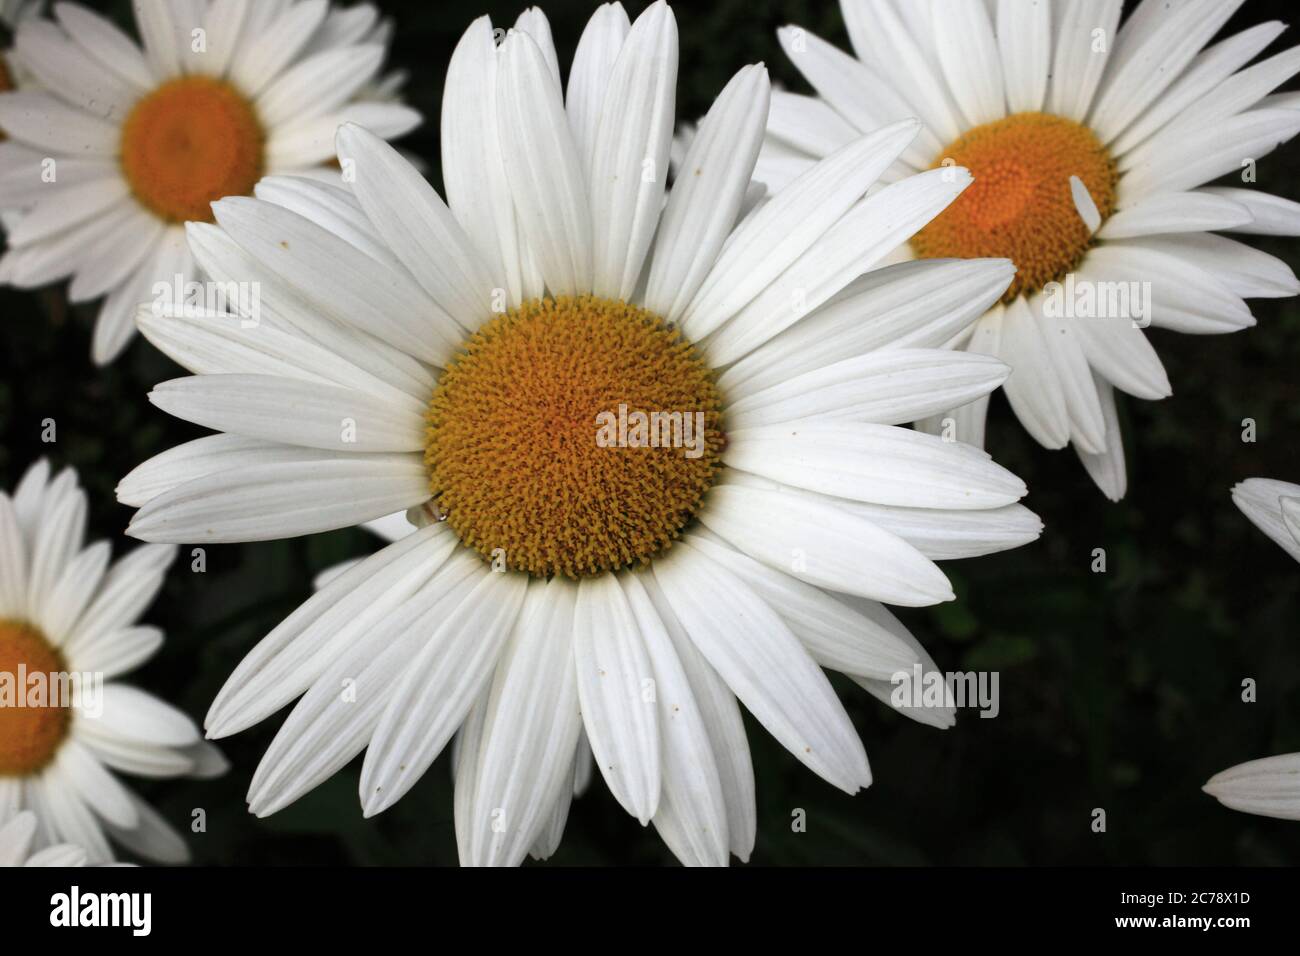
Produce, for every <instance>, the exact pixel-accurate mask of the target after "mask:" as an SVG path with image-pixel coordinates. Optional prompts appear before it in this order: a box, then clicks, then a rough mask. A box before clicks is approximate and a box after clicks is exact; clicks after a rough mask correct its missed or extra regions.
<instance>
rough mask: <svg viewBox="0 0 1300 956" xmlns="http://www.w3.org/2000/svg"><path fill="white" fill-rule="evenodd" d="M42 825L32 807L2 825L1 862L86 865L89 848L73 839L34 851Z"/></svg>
mask: <svg viewBox="0 0 1300 956" xmlns="http://www.w3.org/2000/svg"><path fill="white" fill-rule="evenodd" d="M38 826H39V822H38V821H37V819H36V814H34V813H32V811H30V810H24V811H23V812H22V813H19V814H18V815H16V816H15V817H14V818H13V819H12V820H10V821H9V822H8V823H5V824H3V825H0V866H85V865H86V851H85V850H83V849H82V848H81V847H79V846H73V845H72V844H71V843H59V844H57V845H55V846H50V847H46V848H45V849H44V850H38V851H36V852H35V853H33V852H32V845H33V844H34V843H35V841H36V831H37V828H38Z"/></svg>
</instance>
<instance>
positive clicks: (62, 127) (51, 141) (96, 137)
mask: <svg viewBox="0 0 1300 956" xmlns="http://www.w3.org/2000/svg"><path fill="white" fill-rule="evenodd" d="M0 127H2V128H3V129H4V131H5V134H6V135H7V136H9V137H10V138H11V139H15V140H18V141H19V142H20V143H26V144H28V145H30V146H33V147H35V148H37V149H45V150H51V151H53V152H55V153H70V154H72V155H73V156H104V157H112V156H116V155H117V149H118V138H119V130H118V128H117V127H116V126H114V125H113V124H112V123H109V122H107V121H105V120H102V119H100V118H98V117H96V116H92V115H91V114H89V113H86V112H83V111H82V110H79V109H77V108H76V107H73V106H68V105H66V104H64V103H61V102H59V101H58V100H56V99H55V98H54V97H53V96H50V95H49V94H48V93H37V92H30V91H29V92H16V93H5V94H3V95H0Z"/></svg>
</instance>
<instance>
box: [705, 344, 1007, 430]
mask: <svg viewBox="0 0 1300 956" xmlns="http://www.w3.org/2000/svg"><path fill="white" fill-rule="evenodd" d="M1009 373H1010V369H1008V368H1007V366H1005V365H1004V364H1002V362H1000V361H998V360H997V359H994V358H990V357H988V356H982V355H974V354H970V353H966V352H949V351H941V350H939V349H891V350H888V351H881V352H868V353H867V354H865V355H861V356H859V357H857V358H854V359H846V360H845V361H843V362H836V363H835V364H834V365H828V366H826V367H825V368H820V369H816V370H814V371H811V372H805V373H804V374H802V375H798V376H795V377H794V378H791V379H789V380H788V381H785V382H782V383H781V384H779V385H773V386H770V387H768V388H766V389H763V390H762V391H759V392H754V393H752V394H749V395H747V396H746V397H744V398H742V399H740V400H739V401H737V402H736V403H735V404H733V405H731V406H729V407H728V408H727V427H728V430H729V431H733V430H743V429H746V428H752V427H755V426H759V425H769V424H775V423H778V422H793V421H798V420H800V419H808V418H816V419H822V420H824V419H836V420H839V419H843V420H846V421H856V422H876V423H879V424H883V425H902V424H905V423H907V422H912V421H916V420H917V419H920V418H924V417H926V416H927V415H932V414H934V413H936V412H941V411H943V410H945V409H948V408H955V407H957V406H960V405H965V404H966V403H967V402H971V401H974V400H975V399H976V398H979V397H980V396H981V395H987V394H988V393H990V392H992V391H994V390H995V389H996V388H997V387H998V386H999V385H1001V384H1002V383H1003V382H1004V381H1006V378H1007V375H1008V374H1009Z"/></svg>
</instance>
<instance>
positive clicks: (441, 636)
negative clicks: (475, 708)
mask: <svg viewBox="0 0 1300 956" xmlns="http://www.w3.org/2000/svg"><path fill="white" fill-rule="evenodd" d="M526 583H527V576H526V575H522V574H511V573H504V574H496V573H491V572H489V573H487V574H484V575H483V578H482V581H481V582H480V584H479V585H478V586H477V587H476V588H475V589H474V591H473V593H472V594H470V595H469V597H467V598H466V599H465V601H464V603H462V604H461V605H460V607H458V608H457V609H456V610H455V611H453V612H452V613H451V614H450V615H448V616H447V617H446V618H444V619H443V622H442V624H441V626H440V627H439V628H438V629H437V630H436V631H435V632H434V633H433V636H432V637H430V638H429V640H428V642H427V643H425V645H424V647H423V648H422V649H421V650H420V652H419V654H418V655H417V656H416V657H415V658H414V659H413V660H412V661H410V663H409V665H408V666H407V669H406V673H405V675H404V676H403V678H402V679H401V681H399V682H398V683H397V685H396V686H395V687H393V688H392V689H391V691H390V700H389V702H388V705H387V707H386V708H385V710H384V714H383V716H382V717H381V718H380V720H379V725H378V726H377V727H376V728H375V734H374V737H373V738H372V739H371V741H370V747H369V749H368V750H367V751H366V759H365V763H364V764H363V765H362V768H361V803H362V807H363V808H364V811H365V814H366V816H368V817H369V816H374V815H375V814H376V813H379V812H381V811H382V810H385V809H387V808H388V807H390V806H392V805H393V804H394V803H396V802H397V801H398V800H399V799H401V797H402V795H403V794H404V793H406V791H407V790H409V789H410V788H411V787H412V786H413V785H414V784H415V782H416V781H417V780H419V779H420V777H421V776H423V774H424V771H425V770H426V769H428V766H429V764H431V763H432V762H433V760H434V758H435V757H437V756H438V754H439V753H440V752H441V751H442V748H443V747H444V746H446V744H447V741H449V740H450V739H451V735H452V734H453V733H454V732H455V730H456V728H457V727H459V726H460V724H461V722H462V721H464V719H465V716H466V714H468V713H469V709H470V705H471V704H472V703H473V702H474V701H475V700H476V699H477V697H478V695H479V693H480V692H481V691H482V690H483V689H484V688H485V687H486V686H487V683H488V681H489V680H490V679H491V677H492V671H493V669H494V668H495V666H496V663H497V660H498V659H499V657H500V653H501V648H502V646H503V645H504V644H505V641H506V638H507V637H509V635H510V631H511V628H512V627H513V626H514V623H515V619H516V618H517V617H518V615H519V610H520V607H521V605H522V604H523V600H524V590H525V587H526Z"/></svg>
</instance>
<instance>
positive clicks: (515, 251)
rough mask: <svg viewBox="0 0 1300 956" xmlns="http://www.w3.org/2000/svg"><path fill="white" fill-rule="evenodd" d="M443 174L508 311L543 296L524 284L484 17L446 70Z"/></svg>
mask: <svg viewBox="0 0 1300 956" xmlns="http://www.w3.org/2000/svg"><path fill="white" fill-rule="evenodd" d="M625 19H626V18H625ZM442 170H443V174H442V175H443V181H444V182H445V183H446V188H447V204H448V205H449V206H450V207H451V211H452V213H453V214H454V215H455V216H456V219H457V220H458V221H459V222H460V224H461V227H462V228H463V229H464V230H465V232H466V233H468V234H469V236H470V237H471V238H472V239H473V240H474V243H475V245H476V246H477V248H478V250H479V253H480V255H482V256H483V257H484V259H485V261H486V262H487V264H488V267H489V271H490V272H491V273H492V274H493V275H498V274H499V275H503V276H505V279H506V282H507V285H508V288H509V290H510V301H511V303H512V304H518V303H519V302H521V301H523V300H524V299H526V298H533V297H536V296H537V295H540V294H541V291H542V290H541V288H540V285H541V281H540V277H537V278H536V281H534V282H532V283H526V282H525V277H524V274H523V272H522V270H523V257H522V254H521V249H520V237H519V229H518V226H517V224H516V222H515V207H514V200H513V198H512V197H511V195H510V187H509V185H508V183H507V180H506V170H505V165H504V160H503V159H502V146H501V140H500V128H499V122H498V119H497V47H496V41H495V40H494V39H493V36H492V24H491V21H490V20H489V19H488V18H487V17H480V18H479V19H477V20H475V21H474V22H473V23H472V24H470V26H469V28H468V29H467V30H466V31H465V34H464V36H462V37H461V40H460V43H458V44H457V46H456V49H455V51H454V52H453V53H452V56H451V61H450V62H449V63H448V65H447V79H446V86H445V89H444V90H443V96H442Z"/></svg>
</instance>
